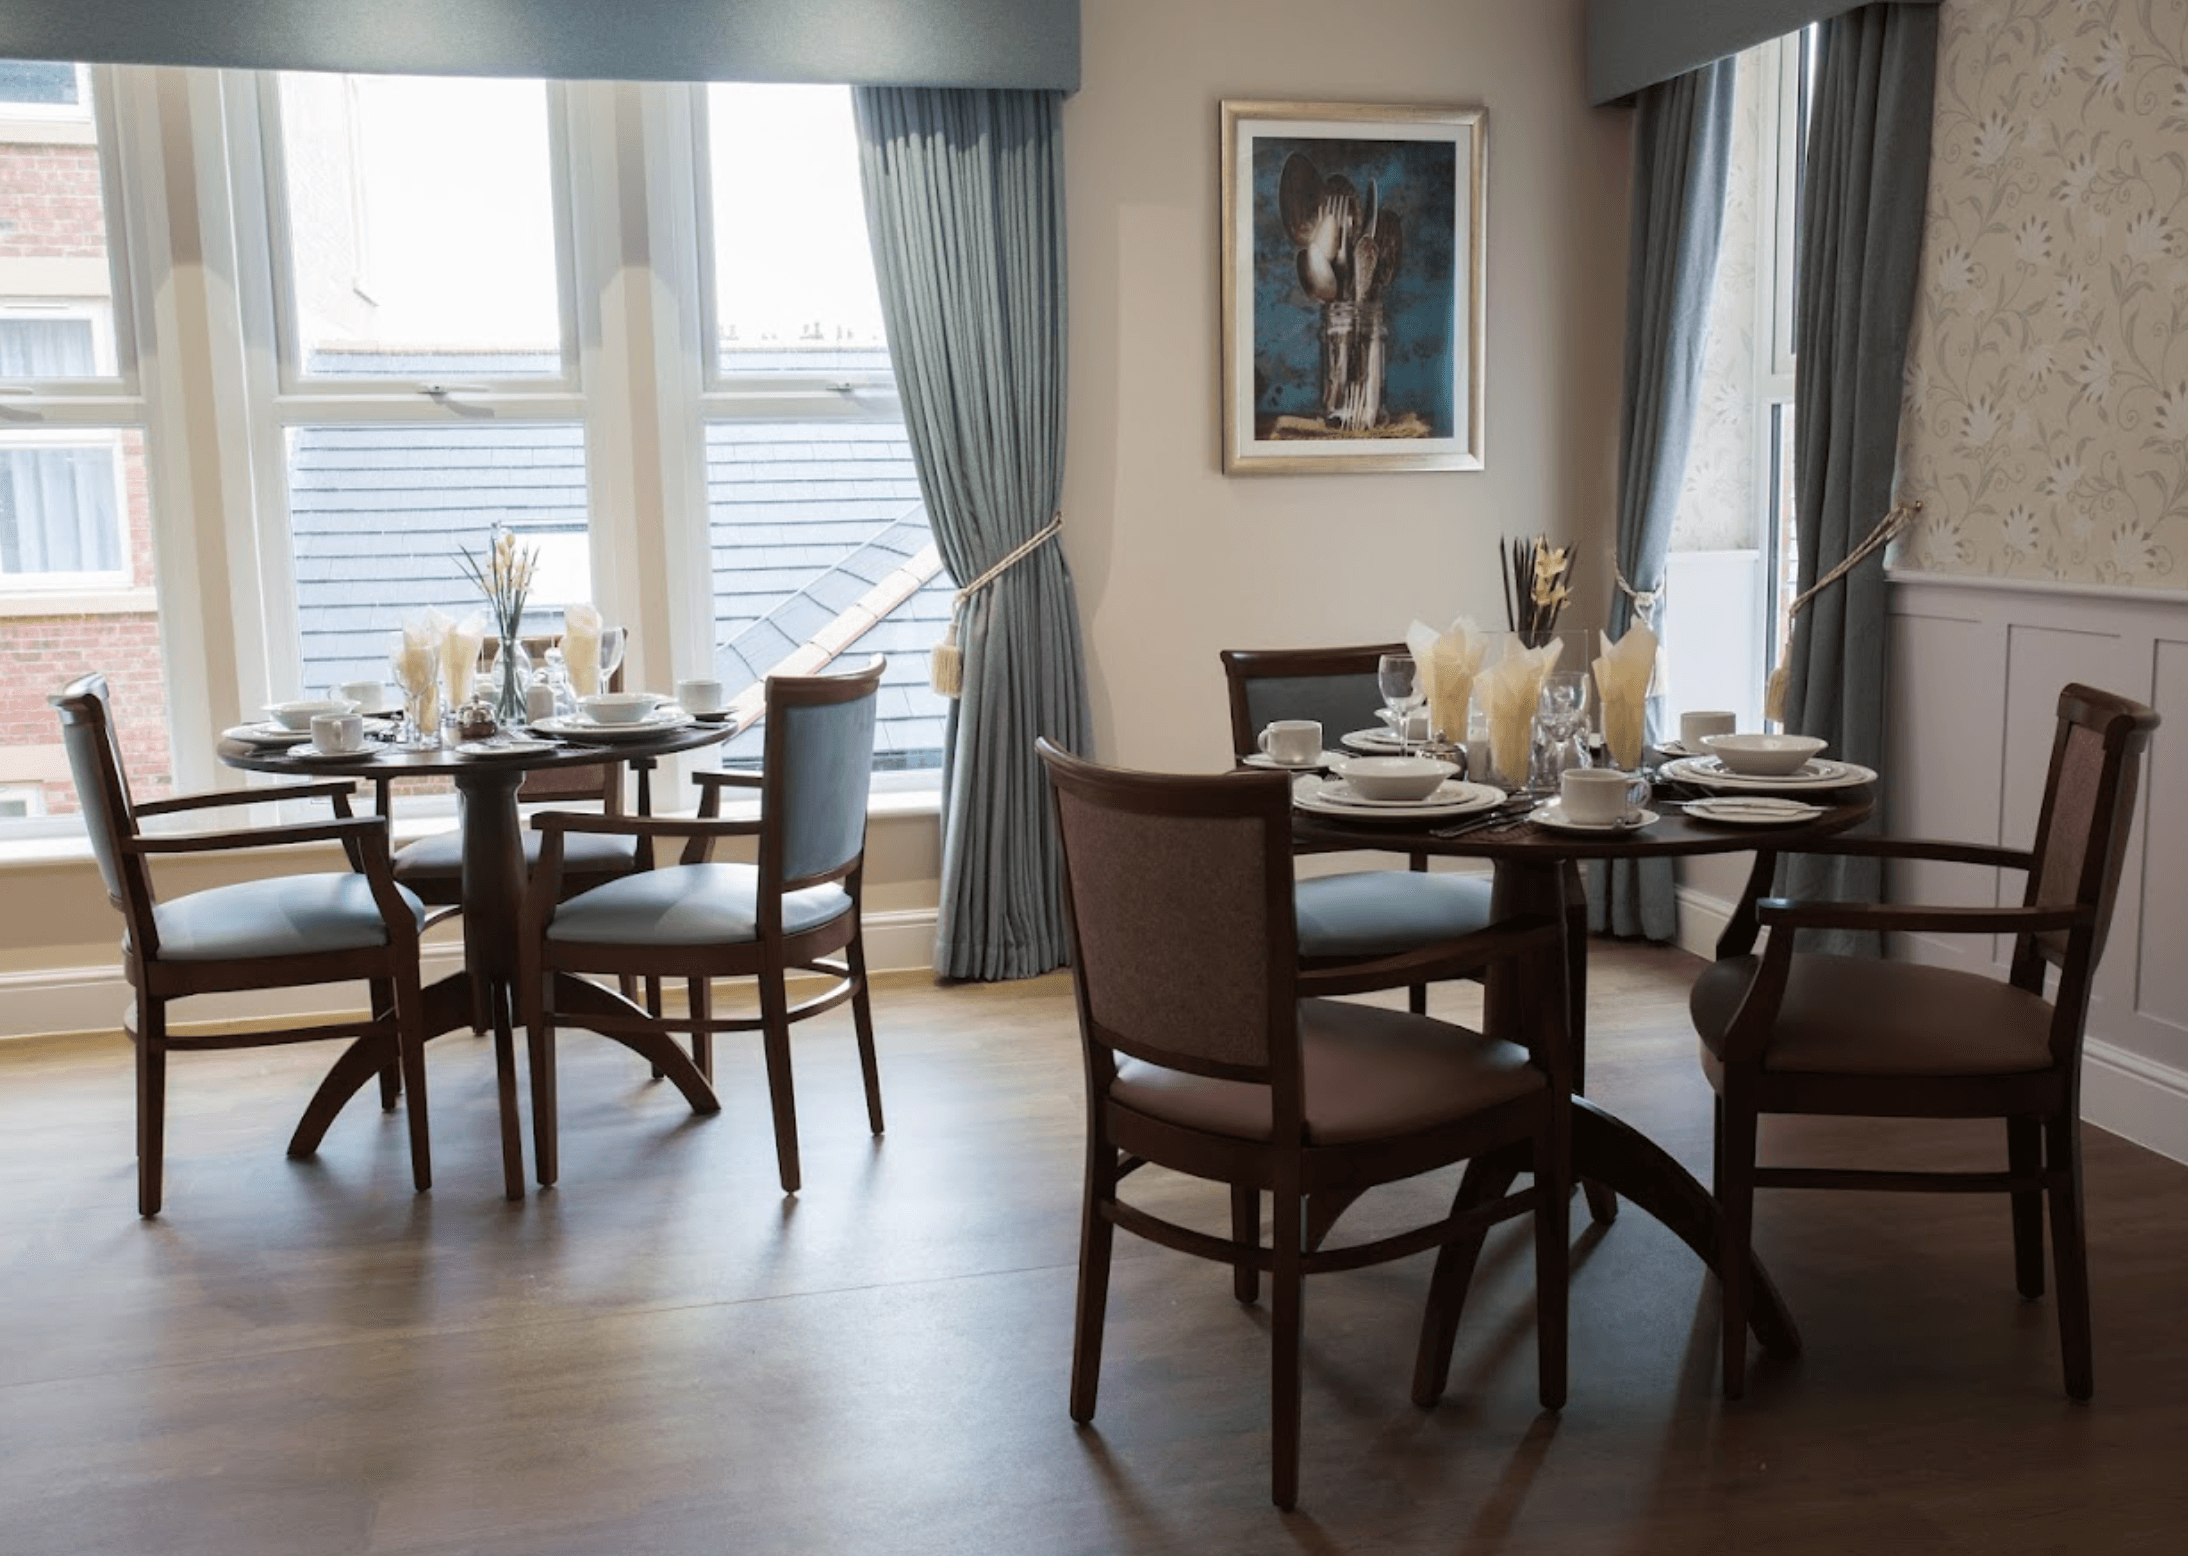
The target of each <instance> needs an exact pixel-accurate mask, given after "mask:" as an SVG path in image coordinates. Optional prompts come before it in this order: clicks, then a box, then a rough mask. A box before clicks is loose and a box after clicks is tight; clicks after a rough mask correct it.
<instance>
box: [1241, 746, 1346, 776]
mask: <svg viewBox="0 0 2188 1556" xmlns="http://www.w3.org/2000/svg"><path fill="white" fill-rule="evenodd" d="M1344 759H1345V754H1344V753H1343V752H1342V751H1324V752H1322V753H1321V754H1320V755H1319V756H1313V757H1309V758H1308V759H1307V760H1306V761H1304V762H1280V761H1278V760H1277V759H1276V758H1275V757H1273V756H1271V755H1269V753H1268V752H1266V751H1249V752H1247V753H1246V755H1245V757H1244V761H1245V763H1246V765H1247V766H1248V767H1273V768H1275V769H1276V770H1277V771H1278V772H1280V773H1311V772H1313V771H1314V770H1315V769H1316V768H1318V767H1327V766H1329V765H1330V763H1332V762H1342V761H1343V760H1344Z"/></svg>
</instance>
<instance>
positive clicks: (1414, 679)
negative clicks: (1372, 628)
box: [1375, 654, 1427, 756]
mask: <svg viewBox="0 0 2188 1556" xmlns="http://www.w3.org/2000/svg"><path fill="white" fill-rule="evenodd" d="M1375 684H1376V687H1377V689H1378V690H1380V691H1381V692H1382V694H1383V705H1384V706H1385V707H1387V708H1389V709H1390V711H1391V714H1392V715H1393V720H1392V721H1393V723H1394V725H1395V726H1396V729H1397V733H1398V750H1399V751H1400V752H1401V753H1402V754H1404V755H1407V756H1411V755H1412V754H1413V744H1412V742H1411V741H1410V740H1408V739H1407V738H1406V729H1407V727H1408V725H1409V724H1410V723H1411V722H1412V717H1413V710H1414V709H1415V708H1418V707H1420V706H1421V704H1422V703H1423V702H1425V701H1427V698H1426V697H1425V696H1423V695H1422V692H1421V677H1420V667H1419V666H1417V665H1415V664H1414V662H1413V656H1412V655H1411V654H1385V655H1383V657H1382V658H1380V659H1378V660H1377V661H1376V662H1375Z"/></svg>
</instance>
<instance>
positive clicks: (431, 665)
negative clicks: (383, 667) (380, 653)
mask: <svg viewBox="0 0 2188 1556" xmlns="http://www.w3.org/2000/svg"><path fill="white" fill-rule="evenodd" d="M447 637H448V618H447V617H446V616H443V615H442V614H441V613H440V612H439V611H436V610H429V611H427V612H426V613H425V614H424V615H423V616H413V617H412V618H411V619H410V620H408V621H406V622H404V623H403V635H402V644H401V646H400V647H398V648H397V649H396V650H395V654H394V657H393V662H392V664H391V666H390V668H391V669H393V671H394V672H395V683H396V684H397V685H398V686H400V687H401V688H402V689H403V706H404V707H405V708H406V709H407V710H408V711H409V712H410V713H411V714H412V716H413V717H415V718H416V719H417V721H418V727H419V729H421V730H427V729H438V728H439V727H440V722H441V650H442V647H443V645H444V643H445V642H446V640H447Z"/></svg>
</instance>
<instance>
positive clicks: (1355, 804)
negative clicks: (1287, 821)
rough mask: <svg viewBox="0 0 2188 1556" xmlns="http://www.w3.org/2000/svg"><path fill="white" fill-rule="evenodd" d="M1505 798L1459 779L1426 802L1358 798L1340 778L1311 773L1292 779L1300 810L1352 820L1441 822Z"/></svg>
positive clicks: (1444, 785)
mask: <svg viewBox="0 0 2188 1556" xmlns="http://www.w3.org/2000/svg"><path fill="white" fill-rule="evenodd" d="M1333 790H1334V791H1336V792H1334V793H1333V792H1331V791H1333ZM1505 798H1506V796H1505V793H1504V791H1503V790H1502V789H1492V788H1490V787H1489V785H1487V784H1485V783H1467V782H1465V781H1464V780H1463V779H1458V778H1447V779H1445V780H1444V782H1443V783H1442V784H1441V785H1440V786H1439V787H1438V788H1437V790H1436V792H1435V793H1434V794H1431V795H1430V796H1429V797H1428V798H1427V799H1425V800H1368V799H1361V798H1358V797H1354V796H1352V789H1351V786H1350V785H1349V784H1347V783H1345V781H1344V780H1343V779H1341V778H1320V777H1316V776H1315V775H1314V774H1312V773H1302V774H1301V775H1300V776H1299V777H1297V778H1295V779H1293V780H1292V803H1293V804H1294V805H1296V806H1298V807H1299V809H1301V810H1304V811H1311V812H1312V813H1314V814H1315V815H1318V816H1343V817H1345V818H1347V819H1348V820H1352V821H1443V820H1448V819H1449V818H1451V817H1453V816H1471V815H1473V814H1475V813H1476V812H1478V811H1484V810H1494V809H1495V808H1496V807H1497V806H1499V805H1502V804H1503V803H1504V801H1505Z"/></svg>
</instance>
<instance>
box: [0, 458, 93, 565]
mask: <svg viewBox="0 0 2188 1556" xmlns="http://www.w3.org/2000/svg"><path fill="white" fill-rule="evenodd" d="M0 438H5V435H4V434H0ZM117 453H118V448H117V446H116V444H115V441H114V439H113V438H112V437H107V438H105V439H104V440H103V441H100V442H94V443H92V444H90V445H88V446H84V445H76V446H53V445H52V444H50V443H48V442H43V441H42V442H41V443H40V444H38V445H32V446H24V445H21V444H19V443H16V442H15V441H14V440H12V439H8V440H6V441H0V575H5V576H6V577H7V578H9V579H11V580H12V579H18V578H22V577H25V576H27V575H37V574H50V573H66V574H85V573H118V572H120V571H121V566H122V535H121V465H120V462H119V460H118V459H117V457H116V455H117Z"/></svg>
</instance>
